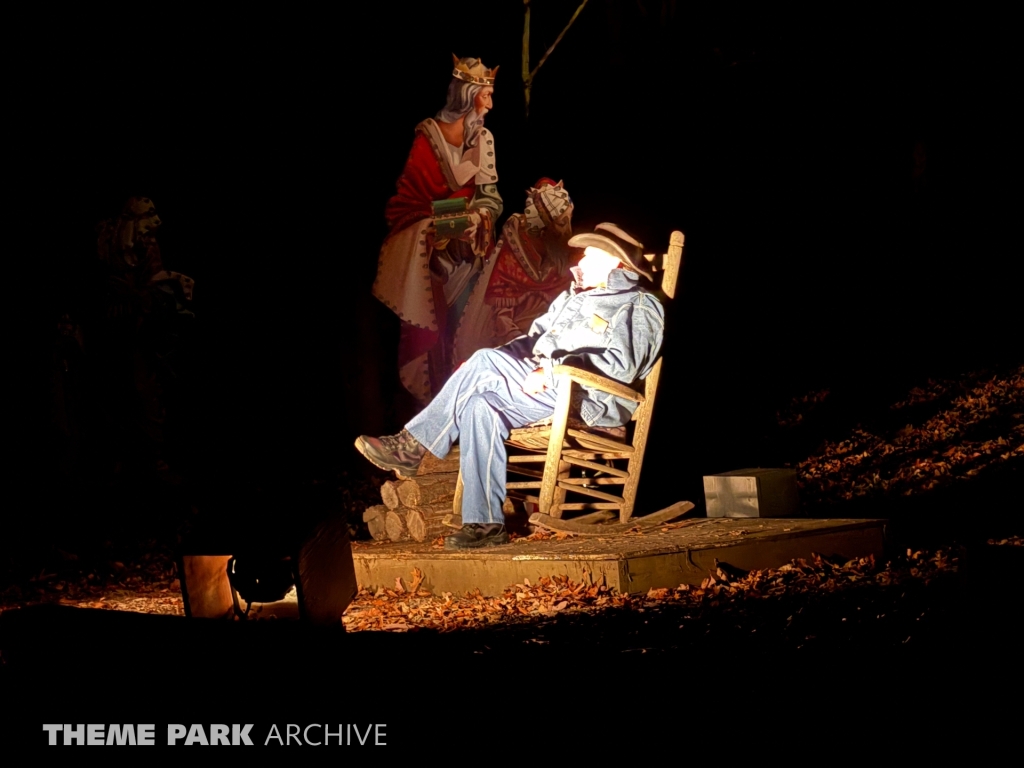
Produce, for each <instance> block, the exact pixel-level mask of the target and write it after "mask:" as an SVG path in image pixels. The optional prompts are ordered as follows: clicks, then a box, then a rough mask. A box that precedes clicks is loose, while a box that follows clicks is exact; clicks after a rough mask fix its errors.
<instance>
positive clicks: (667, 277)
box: [453, 231, 693, 534]
mask: <svg viewBox="0 0 1024 768" xmlns="http://www.w3.org/2000/svg"><path fill="white" fill-rule="evenodd" d="M683 241H684V238H683V233H682V232H678V231H676V232H673V233H672V235H671V237H670V240H669V249H668V253H666V254H664V256H663V257H662V259H661V262H662V263H661V264H658V263H657V261H658V259H657V257H656V255H655V254H649V255H647V254H645V256H644V258H645V259H647V260H648V261H649V262H651V266H652V271H653V272H654V273H655V276H656V277H657V275H658V274H659V273H660V275H661V293H662V294H663V297H662V300H663V301H671V300H672V299H673V298H675V294H676V286H677V282H678V278H679V269H680V265H681V262H682V255H683ZM666 308H667V307H666ZM661 364H662V359H661V357H659V358H658V360H657V361H656V362H655V364H654V367H653V368H652V369H651V372H650V374H648V376H647V378H646V379H644V380H643V386H642V389H643V392H642V393H641V392H638V391H636V390H634V389H632V388H631V387H628V386H626V385H624V384H621V383H619V382H617V381H613V380H612V379H608V378H606V377H604V376H601V375H599V374H595V373H591V372H590V371H585V370H581V369H579V368H573V367H572V366H568V365H559V366H556V367H555V369H554V376H555V378H556V380H558V379H561V380H562V382H564V383H566V384H568V385H569V386H561V387H559V388H558V389H559V392H558V399H557V401H556V404H555V411H554V413H553V414H552V416H551V418H550V419H549V420H548V419H546V420H545V421H544V422H540V423H537V424H533V425H530V426H528V427H522V428H519V429H513V430H512V432H511V434H510V435H509V437H508V439H507V440H506V441H505V444H506V445H507V446H508V447H509V448H510V449H512V450H510V451H509V457H508V471H509V473H510V474H516V475H521V476H526V477H529V478H531V479H530V480H510V481H509V482H508V483H507V484H506V488H507V490H508V495H509V498H513V497H518V498H520V499H522V500H525V501H532V502H533V503H535V504H536V505H537V507H538V509H539V512H537V513H536V514H534V515H532V516H531V518H530V522H531V523H532V524H534V525H538V526H541V527H544V528H549V529H552V530H559V531H568V532H573V533H584V534H586V533H602V534H603V533H615V532H617V531H626V530H629V529H631V528H634V527H636V526H637V525H643V524H647V523H649V524H655V523H658V524H660V523H664V522H666V521H668V520H671V519H673V518H675V517H678V516H680V515H682V514H683V513H684V512H687V511H689V510H690V509H692V508H693V504H691V503H690V502H679V503H677V504H673V505H672V506H671V507H668V508H667V509H664V510H661V511H659V512H655V513H653V514H650V515H646V516H644V517H642V518H636V519H635V520H633V504H634V500H635V498H636V490H637V485H638V483H639V480H640V469H641V467H642V466H643V460H644V453H645V450H646V447H647V434H648V432H649V430H650V426H651V417H652V414H653V411H654V402H655V398H656V395H657V392H658V382H659V380H660V378H661ZM580 384H585V385H586V386H588V387H591V388H594V389H598V390H601V391H603V392H610V393H612V394H614V395H618V396H620V397H623V398H626V399H628V400H633V401H634V402H637V403H639V405H638V406H637V409H636V411H635V412H634V413H633V418H632V423H631V424H630V425H627V427H624V428H621V429H620V430H603V429H595V428H592V427H588V426H586V425H585V424H584V423H583V422H582V421H581V420H579V419H578V418H576V417H574V416H573V415H572V414H571V413H570V404H571V402H572V390H573V389H574V388H575V386H576V385H580ZM548 421H550V423H547V422H548ZM537 464H542V465H543V467H542V468H541V469H537V468H535V467H536V465H537ZM619 487H621V492H620V494H616V493H613V492H612V491H614V490H616V489H617V488H619ZM531 491H532V492H533V493H531ZM570 495H571V496H570ZM568 511H578V512H580V513H581V514H580V515H578V516H576V517H573V518H571V519H569V518H566V519H562V518H563V514H564V513H565V512H568ZM453 512H454V513H455V516H457V517H456V518H455V519H456V520H459V519H461V512H462V476H461V475H460V476H459V481H458V484H457V486H456V491H455V500H454V503H453ZM615 517H618V523H617V524H614V523H611V521H612V520H613V519H614V518H615ZM631 520H632V522H631Z"/></svg>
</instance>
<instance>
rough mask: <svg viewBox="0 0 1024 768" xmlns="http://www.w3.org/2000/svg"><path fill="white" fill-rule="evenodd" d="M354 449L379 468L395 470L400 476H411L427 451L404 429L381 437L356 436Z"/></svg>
mask: <svg viewBox="0 0 1024 768" xmlns="http://www.w3.org/2000/svg"><path fill="white" fill-rule="evenodd" d="M356 450H357V451H359V452H360V453H361V454H363V456H365V457H366V458H367V459H369V460H370V461H371V462H372V463H373V464H375V465H377V466H378V467H380V468H381V469H386V470H387V471H389V472H391V471H394V472H397V473H398V474H399V475H401V476H402V477H413V476H414V475H415V474H416V470H417V469H419V467H420V462H421V461H423V457H424V456H425V455H426V453H427V449H426V448H424V447H423V446H422V445H421V444H420V442H419V441H418V440H417V439H416V438H415V437H413V436H412V435H411V434H409V432H408V430H405V429H403V430H402V431H401V432H399V433H398V434H397V435H385V436H383V437H369V436H368V435H360V436H359V437H357V438H356Z"/></svg>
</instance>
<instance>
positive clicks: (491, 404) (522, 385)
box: [356, 224, 665, 549]
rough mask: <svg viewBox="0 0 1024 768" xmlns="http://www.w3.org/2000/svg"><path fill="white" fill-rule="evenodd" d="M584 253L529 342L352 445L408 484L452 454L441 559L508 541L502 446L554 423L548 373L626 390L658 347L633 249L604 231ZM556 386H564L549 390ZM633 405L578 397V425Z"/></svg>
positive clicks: (583, 242) (498, 353)
mask: <svg viewBox="0 0 1024 768" xmlns="http://www.w3.org/2000/svg"><path fill="white" fill-rule="evenodd" d="M569 245H570V246H575V247H581V248H585V249H586V250H585V251H584V255H583V258H582V259H581V260H580V262H579V265H578V266H576V267H573V268H572V269H571V272H572V275H573V278H574V282H573V284H572V285H571V286H570V287H569V288H568V290H566V291H564V292H563V293H561V294H560V295H559V296H558V297H557V298H556V299H555V301H554V302H552V304H551V307H550V308H549V309H548V311H547V312H546V313H545V314H543V315H541V316H540V317H538V318H537V319H536V320H535V321H534V322H533V325H532V326H531V327H530V332H529V333H527V334H526V335H524V336H520V337H519V338H516V339H513V340H512V341H510V342H509V343H507V344H504V345H502V346H500V347H497V348H496V349H482V350H480V351H478V352H475V353H474V354H473V355H472V357H470V358H469V360H467V361H466V363H465V364H463V365H462V367H460V368H459V369H458V370H457V371H455V373H453V374H452V376H451V378H449V379H448V381H447V383H446V384H445V385H444V387H443V388H442V389H441V391H440V392H439V393H438V394H437V396H436V397H435V398H434V399H433V400H432V401H431V403H430V405H428V406H427V407H426V408H424V410H423V411H421V412H420V413H419V415H417V416H415V417H414V418H413V419H412V420H411V421H409V422H408V423H407V424H406V425H405V428H404V429H403V430H402V431H401V432H400V433H399V434H397V435H388V436H385V437H368V436H366V435H361V436H360V437H359V438H357V439H356V448H357V449H358V450H359V452H360V453H362V454H363V456H365V457H366V458H367V459H369V460H370V461H371V462H373V463H374V464H376V465H377V466H378V467H381V468H382V469H386V470H395V471H397V472H398V473H399V474H400V475H405V476H412V475H414V474H415V473H416V470H417V468H418V467H419V464H420V461H421V460H422V459H423V456H424V455H425V453H426V452H427V451H430V452H431V453H432V454H434V455H435V456H438V457H439V458H443V457H444V456H445V455H447V453H448V451H449V450H450V449H451V447H452V445H453V444H454V443H455V442H456V441H458V442H459V445H460V470H461V472H462V482H463V497H462V521H463V525H462V528H461V529H460V530H459V531H458V533H455V534H453V535H451V536H448V537H447V538H446V539H445V549H471V548H476V547H488V546H494V545H498V544H505V543H507V542H508V541H509V537H508V533H507V532H506V531H505V523H504V514H503V512H502V509H501V505H502V502H503V501H504V499H505V480H506V477H505V472H506V459H507V456H506V451H505V442H504V441H505V439H506V438H507V437H508V436H509V432H510V430H512V429H514V428H516V427H523V426H526V425H527V424H531V423H533V422H535V421H539V420H541V419H544V418H547V417H549V416H551V415H552V413H554V408H555V401H556V398H557V394H558V393H557V387H556V384H555V380H554V377H553V375H552V373H553V369H554V367H555V366H556V365H562V364H566V365H573V366H577V367H579V368H585V369H589V370H591V371H594V372H595V373H599V374H602V375H604V376H607V377H608V378H611V379H614V380H616V381H619V382H622V383H623V384H627V385H631V384H633V382H635V381H638V380H640V379H643V378H644V377H645V376H647V374H648V373H649V372H650V371H651V369H652V368H653V366H654V363H655V361H656V360H657V358H658V354H659V352H660V350H661V343H662V339H663V337H664V329H665V312H664V308H663V307H662V305H661V303H660V302H659V301H658V299H657V298H656V297H655V296H654V295H652V294H651V293H649V292H648V291H647V290H645V289H644V287H642V285H641V277H646V278H647V279H650V275H649V274H647V272H645V271H644V270H643V269H642V267H641V264H642V263H643V246H642V245H641V244H640V243H639V242H637V241H636V240H635V239H634V238H633V237H631V236H630V235H628V234H627V233H626V232H624V231H623V230H622V229H620V228H619V227H618V226H616V225H614V224H599V225H598V226H597V227H596V228H595V231H594V232H592V233H586V234H581V235H576V236H575V237H573V238H572V239H570V240H569ZM558 386H568V384H567V383H566V384H561V383H559V385H558ZM635 408H636V403H634V402H632V401H629V400H625V399H623V398H618V397H615V396H614V395H610V394H607V393H603V392H599V391H596V390H586V391H585V392H584V397H583V398H582V400H581V402H580V416H581V418H582V419H583V421H585V422H586V423H587V424H589V425H591V426H596V427H617V426H622V425H623V424H625V423H626V422H628V421H629V419H630V417H631V416H632V413H633V411H634V410H635Z"/></svg>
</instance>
